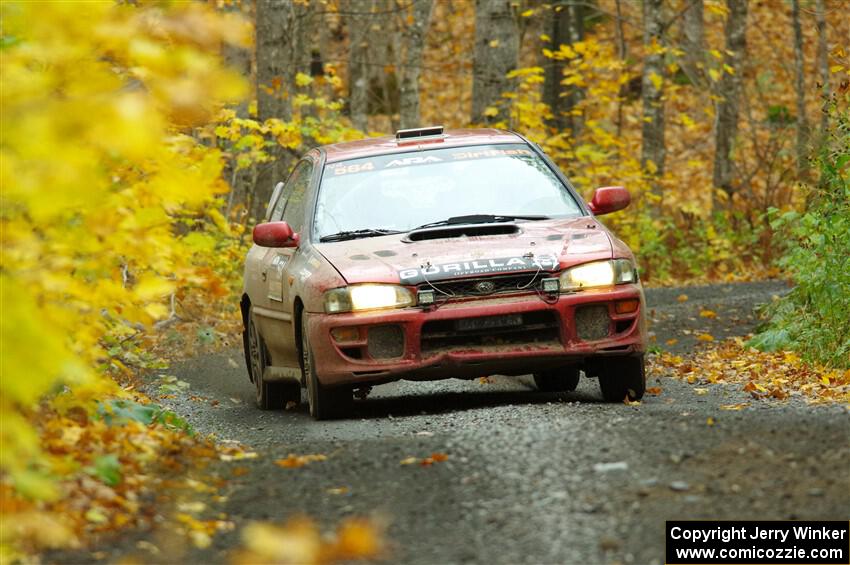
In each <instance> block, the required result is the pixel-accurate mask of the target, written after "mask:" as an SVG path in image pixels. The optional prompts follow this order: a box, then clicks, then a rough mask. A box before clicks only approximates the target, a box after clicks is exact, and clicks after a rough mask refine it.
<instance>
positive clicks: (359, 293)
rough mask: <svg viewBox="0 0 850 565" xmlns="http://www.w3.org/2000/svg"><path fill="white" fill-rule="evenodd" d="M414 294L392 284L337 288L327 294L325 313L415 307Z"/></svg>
mask: <svg viewBox="0 0 850 565" xmlns="http://www.w3.org/2000/svg"><path fill="white" fill-rule="evenodd" d="M415 303H416V301H415V300H414V298H413V294H411V292H410V291H409V290H407V289H406V288H404V287H403V286H397V285H392V284H358V285H353V286H346V287H343V288H335V289H333V290H329V291H327V292H326V293H325V312H327V313H328V314H337V313H339V312H353V311H358V310H380V309H383V308H404V307H405V306H413V305H414V304H415Z"/></svg>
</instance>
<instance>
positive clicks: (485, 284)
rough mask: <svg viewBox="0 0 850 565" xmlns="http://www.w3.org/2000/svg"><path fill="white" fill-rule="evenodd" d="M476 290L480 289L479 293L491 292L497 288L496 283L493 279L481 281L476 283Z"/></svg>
mask: <svg viewBox="0 0 850 565" xmlns="http://www.w3.org/2000/svg"><path fill="white" fill-rule="evenodd" d="M475 290H476V291H478V293H479V294H490V293H491V292H493V291H494V290H496V283H494V282H492V281H481V282H480V283H477V284H476V285H475Z"/></svg>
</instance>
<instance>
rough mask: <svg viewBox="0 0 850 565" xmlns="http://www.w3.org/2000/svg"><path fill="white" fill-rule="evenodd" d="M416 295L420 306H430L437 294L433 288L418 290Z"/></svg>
mask: <svg viewBox="0 0 850 565" xmlns="http://www.w3.org/2000/svg"><path fill="white" fill-rule="evenodd" d="M416 297H417V300H418V302H419V305H420V306H431V305H432V304H434V302H436V300H437V295H436V294H435V293H434V291H433V290H420V291H419V292H418V293H417V295H416Z"/></svg>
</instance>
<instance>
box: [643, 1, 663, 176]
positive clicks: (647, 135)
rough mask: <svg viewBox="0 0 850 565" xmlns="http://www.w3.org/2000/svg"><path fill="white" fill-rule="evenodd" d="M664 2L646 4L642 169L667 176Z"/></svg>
mask: <svg viewBox="0 0 850 565" xmlns="http://www.w3.org/2000/svg"><path fill="white" fill-rule="evenodd" d="M662 6H663V2H662V0H645V1H644V3H643V43H644V50H645V52H646V53H645V55H644V60H643V76H642V79H641V92H642V98H643V129H642V145H641V165H642V166H643V167H644V169H647V170H649V171H650V172H651V173H653V174H656V175H662V174H663V173H664V158H665V153H666V148H665V146H664V100H663V92H662V87H663V84H664V48H663V44H662V33H663V27H664V22H663V16H662Z"/></svg>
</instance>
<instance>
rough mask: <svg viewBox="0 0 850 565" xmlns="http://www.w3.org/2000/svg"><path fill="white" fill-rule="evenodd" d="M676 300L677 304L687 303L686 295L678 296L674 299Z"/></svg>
mask: <svg viewBox="0 0 850 565" xmlns="http://www.w3.org/2000/svg"><path fill="white" fill-rule="evenodd" d="M676 300H678V301H679V302H687V301H688V295H687V294H680V295H679V296H678V297H677V298H676Z"/></svg>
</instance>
